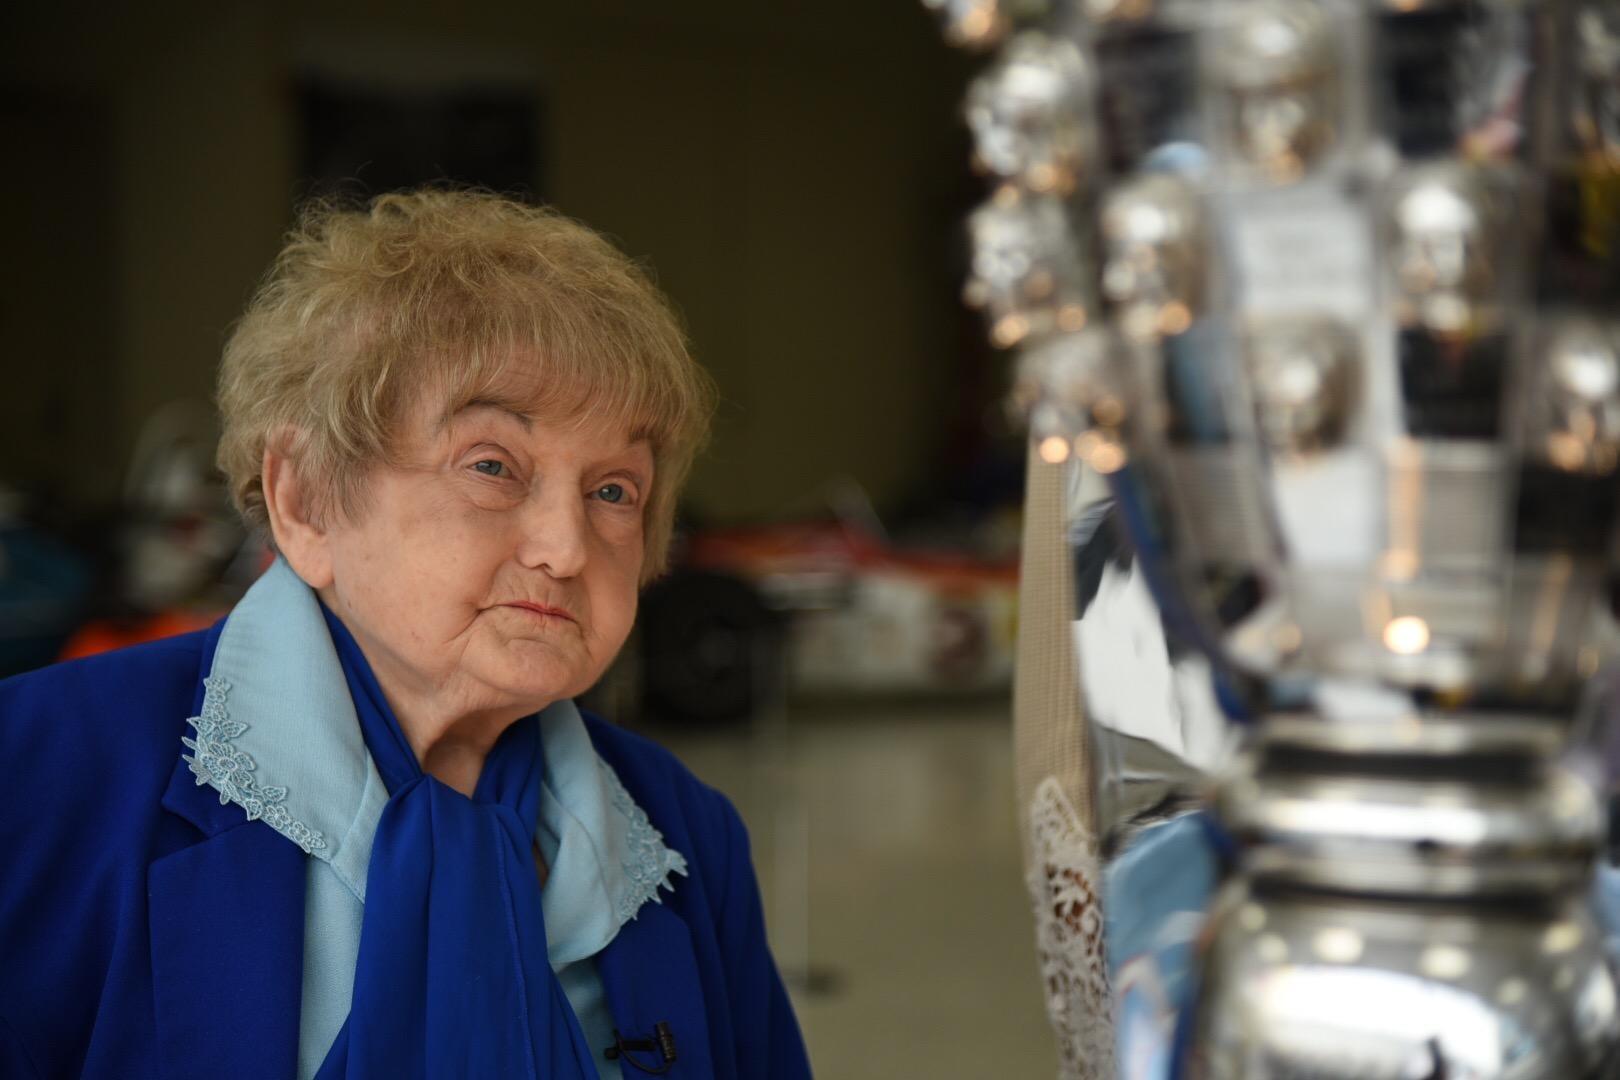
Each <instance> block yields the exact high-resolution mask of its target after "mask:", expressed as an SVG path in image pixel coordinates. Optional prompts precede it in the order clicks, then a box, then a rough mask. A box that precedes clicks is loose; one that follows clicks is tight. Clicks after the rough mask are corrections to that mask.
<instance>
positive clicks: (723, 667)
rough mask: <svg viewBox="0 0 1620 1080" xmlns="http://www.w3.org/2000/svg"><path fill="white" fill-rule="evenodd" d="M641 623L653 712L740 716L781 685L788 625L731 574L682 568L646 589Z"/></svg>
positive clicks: (727, 719)
mask: <svg viewBox="0 0 1620 1080" xmlns="http://www.w3.org/2000/svg"><path fill="white" fill-rule="evenodd" d="M638 623H639V626H640V642H641V672H642V684H643V693H644V695H645V712H646V715H647V716H648V717H649V718H650V719H653V720H663V721H669V722H672V723H681V724H709V725H714V724H732V723H738V722H741V721H744V720H747V719H748V718H749V717H750V716H751V715H753V714H754V713H755V712H756V711H757V710H758V709H759V708H760V707H761V706H762V705H763V703H764V701H765V700H766V698H767V697H768V696H769V695H770V694H771V693H773V692H774V690H775V687H776V684H777V681H778V678H779V671H780V668H781V656H782V634H781V627H780V624H779V620H778V617H777V615H776V614H775V613H774V612H773V611H771V609H770V608H769V607H767V606H766V605H765V602H764V600H763V599H762V598H761V597H760V595H759V592H758V591H757V590H756V589H755V588H754V587H753V586H752V585H749V584H748V583H747V582H745V581H741V580H739V579H737V578H734V577H729V576H727V575H724V574H715V573H707V572H691V573H677V574H675V575H673V576H671V577H668V578H665V579H664V580H663V581H660V582H657V583H655V584H654V585H652V586H650V587H649V588H648V589H647V591H646V592H645V593H643V594H642V598H641V612H640V617H639V619H638Z"/></svg>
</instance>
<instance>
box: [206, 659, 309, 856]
mask: <svg viewBox="0 0 1620 1080" xmlns="http://www.w3.org/2000/svg"><path fill="white" fill-rule="evenodd" d="M203 688H204V692H203V706H202V715H201V716H193V717H190V718H188V719H187V720H186V723H188V724H190V725H191V726H192V727H193V728H195V729H196V732H197V737H196V738H195V739H191V738H184V737H182V738H181V740H180V742H181V743H182V744H184V745H185V747H186V748H187V749H189V750H191V751H192V752H191V753H190V754H187V755H183V757H182V760H184V761H185V762H186V764H187V765H189V766H190V767H191V775H193V776H195V777H196V778H197V786H198V787H202V786H203V785H204V784H206V785H208V786H210V787H212V788H213V789H214V790H215V791H217V792H219V803H220V805H221V806H224V805H225V804H226V803H235V804H236V805H238V806H240V807H241V808H242V809H243V810H244V811H246V812H247V819H248V820H249V821H261V820H262V821H263V822H264V823H265V824H266V825H268V826H270V827H271V828H272V829H274V830H276V832H278V833H280V834H281V835H282V836H285V837H286V838H287V839H289V840H291V841H292V842H293V843H295V844H297V845H298V846H299V847H300V848H302V849H303V850H304V852H305V853H306V854H309V855H314V856H315V857H316V858H320V859H324V858H326V857H327V855H326V846H327V845H326V838H325V837H324V836H322V835H321V834H320V832H318V831H317V830H315V829H312V828H310V827H309V826H308V825H306V824H304V823H303V822H302V821H300V820H298V819H297V818H295V817H293V815H292V812H291V811H289V810H288V809H287V807H286V806H285V805H283V804H284V803H285V802H286V799H287V789H286V788H284V787H277V786H275V785H271V784H262V785H261V784H260V783H259V781H258V779H257V778H256V777H255V776H254V775H253V774H254V772H255V771H256V770H257V769H258V767H259V766H258V764H257V763H256V762H255V761H254V760H253V757H252V755H250V754H248V753H247V752H246V751H244V750H240V749H238V748H237V747H236V746H235V745H234V740H236V739H237V738H239V737H240V736H241V735H242V733H243V732H245V731H247V729H248V725H247V724H244V723H243V722H242V721H240V720H232V719H231V718H230V715H229V712H228V710H227V708H226V696H227V695H228V694H229V693H230V689H231V684H230V683H229V682H227V681H226V680H225V679H223V678H219V677H214V676H210V677H209V678H206V679H204V680H203Z"/></svg>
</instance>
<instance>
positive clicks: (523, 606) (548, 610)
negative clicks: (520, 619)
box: [501, 600, 575, 622]
mask: <svg viewBox="0 0 1620 1080" xmlns="http://www.w3.org/2000/svg"><path fill="white" fill-rule="evenodd" d="M501 606H502V607H509V608H517V609H518V610H519V611H527V612H529V613H530V614H533V615H539V616H543V617H545V618H552V619H567V620H568V621H569V622H574V621H575V619H574V616H573V615H572V614H570V613H569V612H568V611H566V610H564V609H563V608H560V607H549V606H547V605H545V604H533V603H530V602H529V601H527V600H514V601H512V602H511V603H509V604H502V605H501Z"/></svg>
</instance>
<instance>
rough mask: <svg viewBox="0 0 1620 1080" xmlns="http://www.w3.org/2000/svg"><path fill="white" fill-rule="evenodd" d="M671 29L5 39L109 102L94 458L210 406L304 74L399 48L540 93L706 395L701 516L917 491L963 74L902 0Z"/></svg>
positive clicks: (600, 13)
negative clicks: (178, 402)
mask: <svg viewBox="0 0 1620 1080" xmlns="http://www.w3.org/2000/svg"><path fill="white" fill-rule="evenodd" d="M840 6H841V7H843V8H844V9H845V10H843V11H841V12H840V11H836V10H832V9H834V8H837V7H840ZM582 7H583V8H588V11H589V13H588V14H582V13H581V11H580V9H581V8H582ZM673 7H675V6H674V5H652V4H645V5H630V4H622V5H612V4H608V5H598V6H589V5H560V4H558V5H548V4H544V3H534V2H530V3H521V4H520V3H502V2H497V0H485V2H479V3H473V4H471V5H470V6H467V7H463V8H461V9H459V10H458V11H457V12H456V14H455V15H454V16H451V15H449V14H446V11H447V10H448V9H444V8H441V7H438V6H435V7H431V8H429V7H426V6H411V7H408V8H400V7H399V6H397V5H385V6H380V7H379V8H378V9H377V10H376V12H372V11H369V10H368V9H367V8H365V7H364V6H363V5H359V4H354V3H306V4H302V5H287V4H277V5H273V4H269V3H218V4H207V5H204V4H195V5H191V4H187V5H173V4H169V5H158V6H157V8H156V9H154V10H157V11H158V12H159V13H158V14H155V15H154V14H151V13H150V12H147V13H143V14H141V15H140V17H136V16H135V15H133V14H130V13H127V12H126V13H123V14H121V15H118V16H114V17H110V19H103V20H100V21H98V22H96V23H95V24H93V25H91V24H84V23H80V22H76V21H75V20H73V19H71V18H70V17H68V16H64V15H53V14H50V13H36V14H32V15H29V16H28V17H27V20H28V25H19V26H14V27H13V28H12V30H11V32H10V33H9V34H8V35H4V36H5V38H6V42H7V43H6V44H4V45H0V50H3V51H0V62H4V64H5V68H6V74H7V76H8V79H9V80H21V81H23V82H24V83H26V84H28V85H30V86H36V87H38V86H44V87H46V88H49V87H51V86H57V87H60V88H62V91H63V92H64V93H65V92H69V91H71V92H73V93H76V94H80V95H83V94H85V93H91V94H99V95H101V96H103V97H104V99H105V100H106V101H107V102H108V103H109V106H110V116H111V117H112V125H111V127H112V132H113V134H112V139H111V142H112V148H111V153H112V157H113V160H114V161H115V163H116V165H115V168H114V170H113V175H112V176H111V177H110V178H109V180H108V185H107V187H108V193H109V195H110V197H111V198H112V200H113V206H114V211H115V213H114V216H113V222H114V224H113V226H112V235H111V236H109V238H108V240H109V242H110V244H111V245H112V246H111V249H110V250H109V256H110V263H111V265H112V266H113V267H115V270H114V271H113V273H114V274H115V279H114V281H113V282H112V283H111V285H110V287H109V290H108V291H109V292H110V293H111V294H112V295H114V296H116V298H117V299H116V303H115V306H114V308H113V311H112V312H111V313H110V314H111V319H112V321H113V324H114V326H115V329H116V333H115V334H113V335H111V337H112V340H113V342H114V349H115V353H116V356H115V360H114V363H113V364H112V367H113V368H114V369H115V370H116V373H117V374H116V380H115V381H116V385H117V392H116V394H115V395H113V396H114V397H115V398H116V406H115V415H113V416H112V417H109V418H108V423H107V425H106V429H107V445H106V447H105V448H104V449H103V453H104V454H114V455H115V451H114V450H113V449H112V448H113V447H118V448H120V451H119V452H121V449H122V448H127V446H128V445H129V443H130V441H131V439H132V437H133V432H134V430H135V428H136V426H137V425H138V424H139V423H140V421H141V419H142V418H143V417H144V416H146V415H148V414H149V413H150V412H151V411H152V409H154V408H155V407H156V406H158V405H159V404H161V403H162V402H164V401H166V400H169V399H171V398H173V397H178V396H188V395H189V396H199V397H201V396H206V395H207V394H208V393H209V390H210V385H211V381H212V371H213V365H214V363H215V360H216V358H217V355H218V350H219V345H220V342H221V340H222V337H223V334H224V333H225V331H226V328H227V327H228V325H229V323H230V321H231V319H233V318H234V317H235V315H236V314H237V312H238V311H239V310H240V308H241V306H242V304H243V302H244V300H245V298H246V296H247V295H248V293H249V292H250V290H251V288H252V286H253V283H254V281H255V279H256V278H257V277H258V275H259V274H260V273H261V272H262V270H263V268H264V267H265V265H266V264H267V262H268V261H269V259H270V257H271V256H272V255H273V253H274V251H275V247H276V239H277V236H278V235H279V233H280V231H281V229H282V228H283V227H284V226H285V224H286V220H287V216H288V213H289V210H290V207H291V203H292V200H293V198H294V195H295V185H296V179H297V178H296V176H295V172H294V170H295V167H296V163H295V160H294V157H295V153H296V148H295V138H296V132H295V130H294V128H293V117H292V115H291V107H292V104H293V102H292V99H291V94H290V89H291V84H290V78H291V75H292V72H293V69H294V65H295V61H296V59H297V58H298V57H300V56H307V55H309V54H310V53H311V52H313V53H316V54H319V55H322V56H324V57H332V56H334V55H335V56H338V57H340V58H342V57H347V58H348V59H349V60H351V61H352V62H353V63H354V64H355V65H356V66H357V67H359V68H362V69H363V68H364V67H366V66H367V65H369V66H371V67H373V68H375V67H377V66H379V65H381V66H383V67H387V65H389V64H390V63H393V64H395V65H396V66H409V61H403V62H402V61H399V60H397V59H392V60H391V59H390V57H395V58H397V57H400V56H410V55H413V54H414V55H416V56H427V57H432V56H444V57H451V58H454V59H455V62H457V63H467V62H471V63H477V62H478V59H479V58H480V57H487V58H489V60H490V62H491V63H492V64H498V65H501V66H502V67H503V69H504V70H507V71H510V70H511V69H512V68H513V67H514V65H516V66H517V67H519V68H521V67H522V66H523V65H528V67H529V68H530V69H531V70H532V72H533V77H534V78H535V80H536V82H537V84H538V85H539V86H540V87H541V88H542V91H543V93H544V95H545V113H544V115H545V119H546V122H547V130H546V138H545V142H544V150H543V156H544V159H545V161H546V168H547V176H546V191H547V193H548V194H549V195H550V197H551V198H552V199H553V200H554V201H555V202H556V203H557V204H558V205H559V206H561V207H562V208H563V209H564V210H565V211H567V212H569V213H572V214H575V215H577V216H579V217H581V218H584V219H585V220H587V221H589V222H591V223H592V224H594V225H596V226H597V227H599V228H601V229H604V230H605V231H607V232H609V233H611V234H613V235H614V236H615V237H616V238H618V240H619V241H620V242H621V244H622V245H623V246H624V247H625V248H626V249H627V250H629V251H630V252H632V253H633V254H636V255H638V256H642V257H645V258H646V259H647V260H649V261H650V263H651V264H652V265H653V267H654V268H655V270H656V272H657V274H658V277H659V279H660V281H661V282H662V283H663V285H664V286H665V287H666V288H667V289H668V291H669V292H670V293H671V294H672V295H673V296H674V297H675V299H676V302H677V303H678V304H679V306H680V307H681V308H682V309H683V311H684V312H685V314H686V316H687V319H688V323H689V326H690V328H691V331H692V335H693V339H694V342H695V344H696V346H697V349H698V352H699V354H700V356H701V357H702V359H703V360H704V361H705V363H706V364H707V365H708V366H709V367H710V369H711V370H712V371H713V372H714V374H715V376H716V378H717V380H718V382H719V384H720V387H721V391H722V394H723V396H724V404H723V406H722V411H721V414H720V418H719V423H718V427H717V437H716V440H715V443H714V446H713V448H712V450H711V452H710V454H709V455H708V456H707V458H706V459H705V460H704V461H703V462H702V463H701V464H700V466H699V468H698V470H697V472H696V474H695V476H694V480H693V494H694V497H695V500H696V502H697V503H698V505H700V506H701V507H702V508H703V509H704V510H705V511H707V512H708V513H710V514H713V515H715V516H717V517H721V518H731V519H735V518H751V517H758V516H764V515H771V514H774V513H777V512H780V511H782V510H784V509H786V508H789V507H791V506H793V505H795V504H797V505H799V506H804V505H807V500H808V499H809V498H810V497H812V496H813V495H814V493H815V491H816V490H817V489H818V488H820V487H821V486H823V485H824V484H825V483H826V481H827V480H829V479H830V478H833V477H837V476H841V475H846V476H851V477H854V478H855V479H857V480H858V481H860V482H861V483H862V484H864V485H865V486H866V487H867V488H868V489H869V490H870V492H871V493H872V495H873V496H874V498H875V499H876V500H877V501H878V502H879V504H880V505H883V504H886V503H892V502H893V501H894V500H896V499H898V498H900V497H902V496H903V495H904V493H905V492H906V491H908V490H909V489H910V488H912V487H913V486H914V485H916V484H918V483H922V482H926V481H927V479H928V472H929V470H930V468H931V462H932V461H933V460H934V459H935V458H936V457H937V454H938V451H939V442H940V439H941V438H942V427H941V413H942V411H943V410H944V409H946V408H947V407H948V405H949V402H950V400H951V395H952V394H953V393H954V387H953V381H954V378H955V373H956V372H957V371H958V370H959V365H960V363H961V362H962V358H961V357H960V356H959V355H957V350H956V347H955V340H954V338H953V337H952V334H953V325H954V322H953V320H954V314H953V311H952V307H951V305H952V302H953V301H952V298H951V288H950V283H949V275H948V273H945V272H942V263H944V262H945V261H946V259H947V255H948V252H949V250H950V246H949V245H950V236H949V230H948V226H947V225H944V224H942V219H941V218H940V216H939V211H938V209H937V208H938V206H939V203H940V197H939V194H938V193H939V191H940V190H941V189H944V190H956V189H958V188H959V187H960V180H959V176H958V172H959V170H960V169H962V167H963V166H962V162H961V158H960V157H959V156H958V155H959V152H960V147H959V146H958V145H957V141H956V140H957V135H956V130H955V118H954V110H955V106H954V100H955V97H956V95H957V94H958V92H959V88H960V79H961V77H962V73H963V72H965V71H966V70H967V68H968V66H969V64H968V62H966V61H964V60H960V59H958V58H956V57H953V56H951V55H949V54H948V53H947V52H946V50H945V49H944V48H943V46H941V45H939V44H938V42H937V40H936V37H935V34H934V32H933V28H932V27H931V26H930V24H929V20H928V19H927V18H926V17H925V15H924V13H923V12H921V11H920V10H916V9H915V8H914V4H913V0H884V2H881V3H880V2H878V0H872V2H871V3H861V2H857V0H846V2H845V3H844V4H842V5H838V4H821V5H816V6H814V7H812V8H806V9H804V10H802V11H801V12H798V13H795V12H792V11H790V10H787V9H786V8H784V7H781V6H777V5H747V4H741V3H737V4H729V3H721V2H711V3H697V4H693V5H688V6H685V7H682V8H680V10H673V11H672V10H671V8H673ZM755 8H761V9H766V10H763V11H761V10H754V9H755ZM384 12H386V16H384V15H383V14H381V13H384ZM14 21H15V22H18V23H22V22H23V21H24V20H22V19H16V20H14ZM406 74H408V73H406ZM81 188H82V185H81ZM73 190H74V191H75V195H74V197H75V198H82V192H81V190H80V189H73ZM64 197H65V196H64ZM14 362H15V361H14V360H13V359H12V358H9V357H8V359H7V360H6V363H7V364H8V365H9V364H12V363H14ZM7 464H8V463H7V462H5V461H0V468H3V467H5V466H6V465H7ZM0 477H3V473H0Z"/></svg>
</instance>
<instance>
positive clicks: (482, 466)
mask: <svg viewBox="0 0 1620 1080" xmlns="http://www.w3.org/2000/svg"><path fill="white" fill-rule="evenodd" d="M473 468H475V469H477V470H478V471H479V472H481V473H483V474H484V475H485V476H500V475H501V474H503V473H504V472H506V466H505V465H503V464H501V463H500V462H499V461H493V460H490V461H480V462H477V463H475V464H474V465H473Z"/></svg>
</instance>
